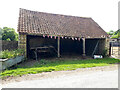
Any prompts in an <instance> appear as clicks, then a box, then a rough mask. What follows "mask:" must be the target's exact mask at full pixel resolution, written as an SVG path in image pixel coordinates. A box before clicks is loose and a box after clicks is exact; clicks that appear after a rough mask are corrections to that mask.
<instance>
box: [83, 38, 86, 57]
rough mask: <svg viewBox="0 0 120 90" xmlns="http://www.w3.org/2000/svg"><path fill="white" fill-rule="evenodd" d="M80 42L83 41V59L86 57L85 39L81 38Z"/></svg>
mask: <svg viewBox="0 0 120 90" xmlns="http://www.w3.org/2000/svg"><path fill="white" fill-rule="evenodd" d="M82 40H83V54H82V56H83V57H85V56H86V54H85V38H82Z"/></svg>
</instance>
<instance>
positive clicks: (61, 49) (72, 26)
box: [18, 9, 109, 58]
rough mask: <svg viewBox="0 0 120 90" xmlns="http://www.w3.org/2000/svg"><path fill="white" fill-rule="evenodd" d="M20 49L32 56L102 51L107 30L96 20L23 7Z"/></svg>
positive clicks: (20, 14)
mask: <svg viewBox="0 0 120 90" xmlns="http://www.w3.org/2000/svg"><path fill="white" fill-rule="evenodd" d="M18 32H19V48H22V49H24V50H25V56H27V57H28V58H31V57H34V56H36V58H38V57H41V56H42V55H46V56H47V55H49V56H52V55H55V56H57V57H62V55H73V54H76V55H81V56H87V55H88V56H92V55H93V54H102V53H103V51H104V50H105V48H108V45H109V40H108V39H107V38H108V35H107V33H106V32H105V31H104V30H103V29H102V28H101V27H100V26H99V25H98V24H97V23H96V22H95V21H94V20H93V19H92V18H86V17H77V16H67V15H59V14H51V13H44V12H38V11H31V10H26V9H20V13H19V22H18Z"/></svg>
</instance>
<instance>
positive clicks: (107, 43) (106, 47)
mask: <svg viewBox="0 0 120 90" xmlns="http://www.w3.org/2000/svg"><path fill="white" fill-rule="evenodd" d="M109 40H110V39H109V38H106V39H105V50H107V53H106V54H107V56H108V55H109V47H110V42H109Z"/></svg>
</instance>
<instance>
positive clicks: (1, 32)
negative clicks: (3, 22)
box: [0, 27, 18, 41]
mask: <svg viewBox="0 0 120 90" xmlns="http://www.w3.org/2000/svg"><path fill="white" fill-rule="evenodd" d="M0 40H7V41H18V34H17V33H16V32H15V29H13V28H9V27H3V28H0Z"/></svg>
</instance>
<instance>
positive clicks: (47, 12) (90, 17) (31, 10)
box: [20, 8, 91, 19]
mask: <svg viewBox="0 0 120 90" xmlns="http://www.w3.org/2000/svg"><path fill="white" fill-rule="evenodd" d="M20 10H26V11H31V12H37V13H44V14H51V15H58V16H68V17H76V18H85V19H91V17H82V16H73V15H65V14H56V13H48V12H39V11H33V10H28V9H23V8H20Z"/></svg>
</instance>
